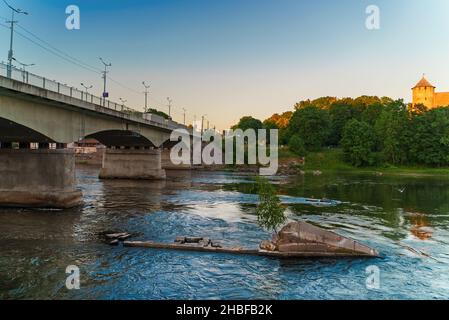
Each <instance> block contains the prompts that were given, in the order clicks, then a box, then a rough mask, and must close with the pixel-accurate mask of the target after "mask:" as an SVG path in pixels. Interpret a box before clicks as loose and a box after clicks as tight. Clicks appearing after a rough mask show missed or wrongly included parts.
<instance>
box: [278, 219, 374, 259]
mask: <svg viewBox="0 0 449 320" xmlns="http://www.w3.org/2000/svg"><path fill="white" fill-rule="evenodd" d="M276 247H277V248H278V251H279V252H314V253H329V254H332V253H335V254H348V255H365V256H377V255H378V253H377V252H376V250H374V249H372V248H370V247H368V246H365V245H363V244H360V243H358V242H356V241H354V240H352V239H349V238H346V237H343V236H340V235H338V234H336V233H334V232H331V231H327V230H324V229H322V228H319V227H316V226H314V225H311V224H310V223H306V222H303V221H298V222H291V223H289V224H288V225H286V226H285V227H283V228H282V229H281V231H279V233H278V235H277V241H276Z"/></svg>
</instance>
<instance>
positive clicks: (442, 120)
mask: <svg viewBox="0 0 449 320" xmlns="http://www.w3.org/2000/svg"><path fill="white" fill-rule="evenodd" d="M233 128H234V129H235V128H240V129H242V130H246V129H249V128H252V129H262V128H265V129H279V143H280V144H281V145H284V146H288V147H289V149H290V151H292V152H293V153H295V154H297V155H299V156H305V155H306V154H307V152H310V151H319V150H322V149H324V148H341V149H342V150H343V154H344V160H345V161H346V162H348V163H350V164H352V165H354V166H357V167H362V166H378V165H384V164H391V165H426V166H435V167H438V166H447V165H449V106H448V107H440V108H435V109H430V110H428V109H426V107H425V106H423V105H418V106H415V107H414V108H412V107H411V105H410V104H405V103H404V102H403V100H393V99H391V98H388V97H382V98H379V97H376V96H361V97H358V98H356V99H353V98H343V99H337V98H333V97H322V98H319V99H316V100H306V101H301V102H299V103H297V104H296V105H295V108H294V111H292V112H285V113H283V114H280V115H279V114H275V115H273V116H272V117H270V118H268V119H266V120H265V121H263V122H262V121H260V120H258V119H255V118H253V117H243V118H242V119H240V121H239V123H238V124H236V125H235V126H234V127H233Z"/></svg>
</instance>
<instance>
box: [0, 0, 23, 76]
mask: <svg viewBox="0 0 449 320" xmlns="http://www.w3.org/2000/svg"><path fill="white" fill-rule="evenodd" d="M3 2H4V3H5V4H6V5H7V6H8V7H9V8H10V9H11V21H6V22H10V23H11V27H10V28H11V38H10V41H9V51H8V68H7V77H8V78H11V77H12V60H13V59H14V51H13V42H14V25H15V24H16V23H17V22H18V21H14V13H17V14H24V15H28V12H25V11H23V10H21V9H16V8H13V7H11V6H10V5H9V4H8V2H6V0H3Z"/></svg>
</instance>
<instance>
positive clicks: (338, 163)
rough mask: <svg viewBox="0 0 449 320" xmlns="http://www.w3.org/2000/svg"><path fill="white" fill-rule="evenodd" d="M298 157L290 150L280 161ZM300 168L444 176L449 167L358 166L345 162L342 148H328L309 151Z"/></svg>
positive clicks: (323, 170)
mask: <svg viewBox="0 0 449 320" xmlns="http://www.w3.org/2000/svg"><path fill="white" fill-rule="evenodd" d="M297 160H298V157H295V156H293V155H292V154H291V153H289V152H288V151H284V152H280V160H279V162H280V163H286V162H287V163H288V162H290V161H292V162H295V161H297ZM299 170H302V171H304V172H308V171H321V172H338V171H344V172H349V173H351V172H353V173H367V174H376V175H401V176H442V175H448V177H449V167H442V168H433V167H424V166H420V167H417V166H416V167H415V166H391V165H384V166H377V167H363V168H357V167H354V166H351V165H350V164H348V163H346V162H344V160H343V151H342V150H341V149H327V150H323V151H319V152H309V153H308V154H307V156H306V161H305V165H304V166H300V167H299Z"/></svg>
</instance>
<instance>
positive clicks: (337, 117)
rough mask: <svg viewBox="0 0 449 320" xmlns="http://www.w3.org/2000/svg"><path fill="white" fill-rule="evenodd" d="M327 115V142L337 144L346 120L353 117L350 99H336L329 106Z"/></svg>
mask: <svg viewBox="0 0 449 320" xmlns="http://www.w3.org/2000/svg"><path fill="white" fill-rule="evenodd" d="M351 101H352V99H351ZM348 102H349V103H348ZM329 116H330V135H329V140H328V144H329V145H333V146H337V145H339V144H340V140H341V137H342V133H343V128H344V127H345V125H346V123H348V121H349V120H351V119H352V118H353V117H354V108H353V107H352V105H351V104H350V101H348V100H347V99H345V100H338V101H336V102H335V103H333V104H332V105H331V106H330V108H329Z"/></svg>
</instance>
